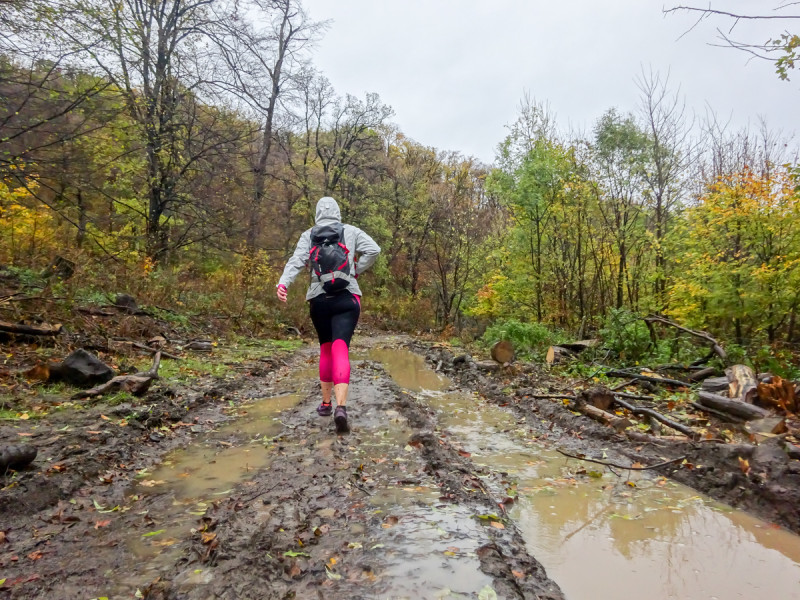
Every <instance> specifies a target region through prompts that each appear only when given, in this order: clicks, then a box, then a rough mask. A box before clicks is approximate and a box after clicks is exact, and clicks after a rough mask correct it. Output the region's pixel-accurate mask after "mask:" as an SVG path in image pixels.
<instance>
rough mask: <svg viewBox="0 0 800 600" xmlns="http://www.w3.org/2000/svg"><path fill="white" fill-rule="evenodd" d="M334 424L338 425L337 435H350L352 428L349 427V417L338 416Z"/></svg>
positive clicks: (334, 419)
mask: <svg viewBox="0 0 800 600" xmlns="http://www.w3.org/2000/svg"><path fill="white" fill-rule="evenodd" d="M333 422H334V423H336V433H349V432H350V427H348V425H347V417H343V416H341V415H340V416H338V417H334V418H333Z"/></svg>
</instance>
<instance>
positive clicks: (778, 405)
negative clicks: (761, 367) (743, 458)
mask: <svg viewBox="0 0 800 600" xmlns="http://www.w3.org/2000/svg"><path fill="white" fill-rule="evenodd" d="M698 402H699V404H696V405H695V406H696V407H697V408H699V409H702V410H705V411H706V412H709V413H711V414H715V415H717V416H719V417H722V418H726V417H729V419H728V420H732V421H734V422H736V421H746V422H747V425H746V426H745V430H746V431H747V432H749V433H751V434H754V435H755V434H759V435H764V434H767V435H774V434H781V433H784V432H786V430H787V426H786V417H787V416H790V415H793V414H794V413H795V412H797V409H798V399H797V391H796V384H795V383H794V382H791V381H786V380H784V379H781V378H780V377H778V376H776V375H771V374H769V373H764V374H761V375H758V376H757V375H756V374H755V373H754V372H753V370H752V369H751V368H750V367H748V366H746V365H733V366H731V367H729V368H728V369H726V370H725V377H709V378H708V379H706V380H704V381H703V383H702V384H701V387H700V391H699V392H698Z"/></svg>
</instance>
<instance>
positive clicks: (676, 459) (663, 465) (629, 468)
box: [556, 448, 686, 471]
mask: <svg viewBox="0 0 800 600" xmlns="http://www.w3.org/2000/svg"><path fill="white" fill-rule="evenodd" d="M556 452H558V453H559V454H562V455H564V456H566V457H567V458H574V459H575V460H585V461H586V462H591V463H597V464H598V465H603V466H605V467H616V468H617V469H624V470H626V471H649V470H650V469H658V468H659V467H665V466H667V465H671V464H672V463H676V462H680V461H682V460H684V459H685V458H686V456H685V455H684V456H679V457H678V458H673V459H672V460H667V461H664V462H660V463H657V464H655V465H649V466H647V467H631V466H626V465H620V464H617V463H613V462H610V461H607V460H598V459H596V458H588V457H586V456H576V455H574V454H569V453H568V452H564V451H563V450H561V449H560V448H556Z"/></svg>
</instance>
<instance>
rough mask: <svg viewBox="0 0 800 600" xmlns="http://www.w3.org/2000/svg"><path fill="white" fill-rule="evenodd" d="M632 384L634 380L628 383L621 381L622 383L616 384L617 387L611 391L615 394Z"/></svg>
mask: <svg viewBox="0 0 800 600" xmlns="http://www.w3.org/2000/svg"><path fill="white" fill-rule="evenodd" d="M634 383H636V380H635V379H629V380H628V381H623V382H622V383H618V384H617V385H615V386H614V387H612V388H611V391H612V392H616V391H618V390H621V389H622V388H626V387H628V386H629V385H633V384H634Z"/></svg>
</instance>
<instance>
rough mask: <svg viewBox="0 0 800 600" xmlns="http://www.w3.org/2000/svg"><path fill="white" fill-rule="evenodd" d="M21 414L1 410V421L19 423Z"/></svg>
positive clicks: (6, 409) (14, 411) (9, 410)
mask: <svg viewBox="0 0 800 600" xmlns="http://www.w3.org/2000/svg"><path fill="white" fill-rule="evenodd" d="M19 420H20V418H19V412H18V411H16V410H11V409H8V408H0V421H19Z"/></svg>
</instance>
